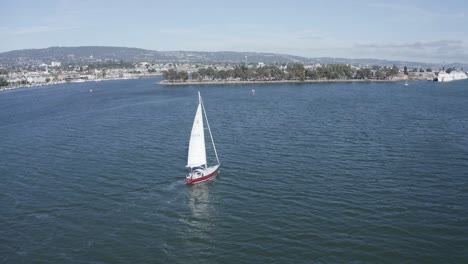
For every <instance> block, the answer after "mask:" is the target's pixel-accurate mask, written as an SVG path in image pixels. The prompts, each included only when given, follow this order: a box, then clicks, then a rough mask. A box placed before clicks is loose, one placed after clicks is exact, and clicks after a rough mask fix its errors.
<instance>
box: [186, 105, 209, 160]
mask: <svg viewBox="0 0 468 264" xmlns="http://www.w3.org/2000/svg"><path fill="white" fill-rule="evenodd" d="M205 164H206V150H205V131H204V128H203V115H202V106H201V101H200V100H199V102H198V108H197V113H196V114H195V120H193V126H192V133H191V134H190V144H189V151H188V160H187V167H189V168H193V167H198V166H202V165H205Z"/></svg>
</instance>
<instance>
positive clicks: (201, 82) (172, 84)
mask: <svg viewBox="0 0 468 264" xmlns="http://www.w3.org/2000/svg"><path fill="white" fill-rule="evenodd" d="M403 81H413V80H403V79H392V80H375V79H343V80H341V79H336V80H304V81H300V80H277V81H195V82H192V81H188V82H170V81H167V80H163V81H160V82H158V83H156V84H159V85H167V86H180V85H215V84H220V85H234V84H285V83H337V82H403Z"/></svg>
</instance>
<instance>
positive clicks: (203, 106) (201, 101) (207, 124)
mask: <svg viewBox="0 0 468 264" xmlns="http://www.w3.org/2000/svg"><path fill="white" fill-rule="evenodd" d="M198 100H199V103H200V104H201V106H202V109H203V114H204V115H205V120H206V126H207V127H208V132H210V138H211V143H212V144H213V150H214V153H215V156H216V161H217V162H218V164H219V158H218V152H217V151H216V146H215V143H214V140H213V134H211V128H210V123H209V122H208V117H207V116H206V111H205V105H204V104H203V100H202V98H201V95H200V91H198Z"/></svg>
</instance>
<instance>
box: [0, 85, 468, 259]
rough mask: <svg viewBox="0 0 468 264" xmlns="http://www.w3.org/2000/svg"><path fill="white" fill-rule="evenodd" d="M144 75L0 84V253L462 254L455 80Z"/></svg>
mask: <svg viewBox="0 0 468 264" xmlns="http://www.w3.org/2000/svg"><path fill="white" fill-rule="evenodd" d="M158 80H159V79H140V80H125V81H108V82H99V83H94V82H93V83H77V84H64V85H57V86H50V87H46V88H31V89H20V90H15V91H9V92H3V93H0V262H4V263H31V262H40V263H46V262H47V263H158V262H166V263H253V262H256V263H272V262H273V263H274V262H277V263H311V262H318V263H339V262H341V263H343V262H345V263H346V262H350V261H357V262H373V263H385V262H392V263H400V262H419V263H428V262H434V263H441V262H444V263H447V262H452V263H462V262H465V263H466V262H468V81H459V82H452V83H444V84H441V83H433V82H415V83H410V86H409V87H406V86H404V85H403V83H326V84H280V85H245V86H243V85H237V86H211V85H210V86H197V87H194V86H187V87H162V86H158V85H154V83H155V82H156V81H158ZM252 88H255V90H256V93H255V96H252V95H251V93H250V90H251V89H252ZM89 89H92V90H93V92H92V93H90V92H89ZM197 90H200V91H201V93H202V95H203V98H204V102H205V106H206V110H207V114H208V118H209V121H210V125H211V129H212V131H213V136H214V138H215V141H216V143H217V145H216V146H217V148H218V152H219V156H220V159H221V162H222V169H221V175H220V177H218V178H217V179H216V180H215V181H211V182H209V183H207V184H203V185H200V186H194V187H189V186H186V185H184V182H183V180H184V176H185V168H184V166H185V162H186V157H187V147H188V139H189V135H190V129H191V126H192V121H193V116H194V114H195V109H196V100H197V97H196V92H197Z"/></svg>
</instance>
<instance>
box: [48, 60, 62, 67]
mask: <svg viewBox="0 0 468 264" xmlns="http://www.w3.org/2000/svg"><path fill="white" fill-rule="evenodd" d="M50 66H51V67H60V66H62V63H61V62H60V61H53V62H51V63H50Z"/></svg>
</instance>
